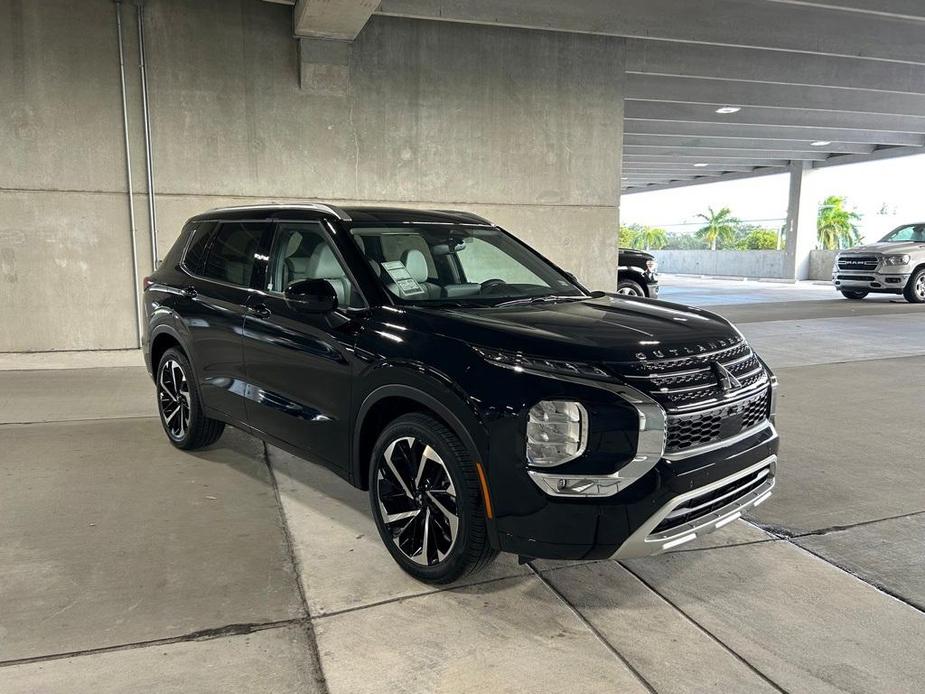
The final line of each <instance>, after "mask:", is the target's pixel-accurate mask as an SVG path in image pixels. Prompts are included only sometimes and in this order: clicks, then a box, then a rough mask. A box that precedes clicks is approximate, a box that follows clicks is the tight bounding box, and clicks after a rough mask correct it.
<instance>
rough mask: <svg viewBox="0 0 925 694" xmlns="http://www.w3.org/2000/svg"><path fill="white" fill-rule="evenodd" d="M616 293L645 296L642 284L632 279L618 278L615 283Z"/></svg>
mask: <svg viewBox="0 0 925 694" xmlns="http://www.w3.org/2000/svg"><path fill="white" fill-rule="evenodd" d="M617 294H622V295H624V296H645V295H646V292H645V290H644V289H643V288H642V285H641V284H639V283H638V282H634V281H633V280H620V282H619V283H618V284H617Z"/></svg>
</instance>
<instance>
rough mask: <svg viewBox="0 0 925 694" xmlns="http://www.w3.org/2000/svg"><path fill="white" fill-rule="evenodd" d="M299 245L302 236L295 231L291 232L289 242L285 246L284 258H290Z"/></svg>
mask: <svg viewBox="0 0 925 694" xmlns="http://www.w3.org/2000/svg"><path fill="white" fill-rule="evenodd" d="M301 245H302V234H300V233H299V232H297V231H294V232H292V234H291V235H290V236H289V242H288V243H287V244H286V255H285V257H286V258H288V257H289V256H291V255H292V254H293V253H295V252H296V251H297V250H299V247H300V246H301Z"/></svg>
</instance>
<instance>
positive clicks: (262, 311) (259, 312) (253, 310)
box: [247, 304, 271, 318]
mask: <svg viewBox="0 0 925 694" xmlns="http://www.w3.org/2000/svg"><path fill="white" fill-rule="evenodd" d="M247 312H248V313H250V314H251V315H252V316H257V317H258V318H267V317H269V315H270V313H271V311H270V309H268V308H267V307H266V305H265V304H257V305H256V306H248V307H247Z"/></svg>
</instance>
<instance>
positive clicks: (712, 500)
mask: <svg viewBox="0 0 925 694" xmlns="http://www.w3.org/2000/svg"><path fill="white" fill-rule="evenodd" d="M771 475H772V472H771V468H770V467H766V468H762V469H761V470H758V471H757V472H755V473H754V474H751V475H749V476H748V477H745V478H741V479H737V480H733V481H732V482H729V484H725V485H723V486H722V487H719V488H718V489H714V490H712V491H710V492H706V493H704V494H701V495H699V496H695V497H694V498H693V499H689V500H688V501H686V502H684V503H683V504H681V505H680V506H678V507H676V508H674V509H672V511H671V513H669V514H668V515H667V516H665V518H664V519H663V520H662V522H661V523H659V524H658V525H657V526H655V529H654V530H653V531H652V534H653V535H657V534H660V533H670V532H671V531H672V530H674V529H675V528H678V527H680V526H682V525H685V524H687V523H693V522H696V521H697V520H699V519H700V518H703V517H704V516H707V515H709V514H711V513H713V512H715V511H719V510H720V509H721V508H723V507H724V506H728V505H730V504H733V503H735V502H736V501H737V500H738V499H741V498H742V497H743V496H745V495H746V494H748V493H749V492H753V491H755V490H756V489H757V488H758V487H760V486H761V485H762V484H765V482H767V481H768V479H769V478H770V477H771Z"/></svg>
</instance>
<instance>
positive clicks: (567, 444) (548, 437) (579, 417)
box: [527, 400, 588, 467]
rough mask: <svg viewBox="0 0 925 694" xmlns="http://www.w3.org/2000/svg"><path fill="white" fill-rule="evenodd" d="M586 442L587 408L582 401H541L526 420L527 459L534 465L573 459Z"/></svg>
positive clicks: (547, 464) (585, 445) (551, 464)
mask: <svg viewBox="0 0 925 694" xmlns="http://www.w3.org/2000/svg"><path fill="white" fill-rule="evenodd" d="M587 445H588V411H587V410H586V409H585V408H584V406H583V405H582V404H581V403H578V402H571V401H568V400H543V401H542V402H538V403H537V404H536V405H534V406H533V407H531V408H530V412H529V416H528V419H527V462H528V463H529V464H530V465H535V466H537V467H551V466H554V465H562V464H563V463H567V462H568V461H570V460H574V459H575V458H577V457H578V456H580V455H581V454H582V453H584V452H585V448H586V447H587Z"/></svg>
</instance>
